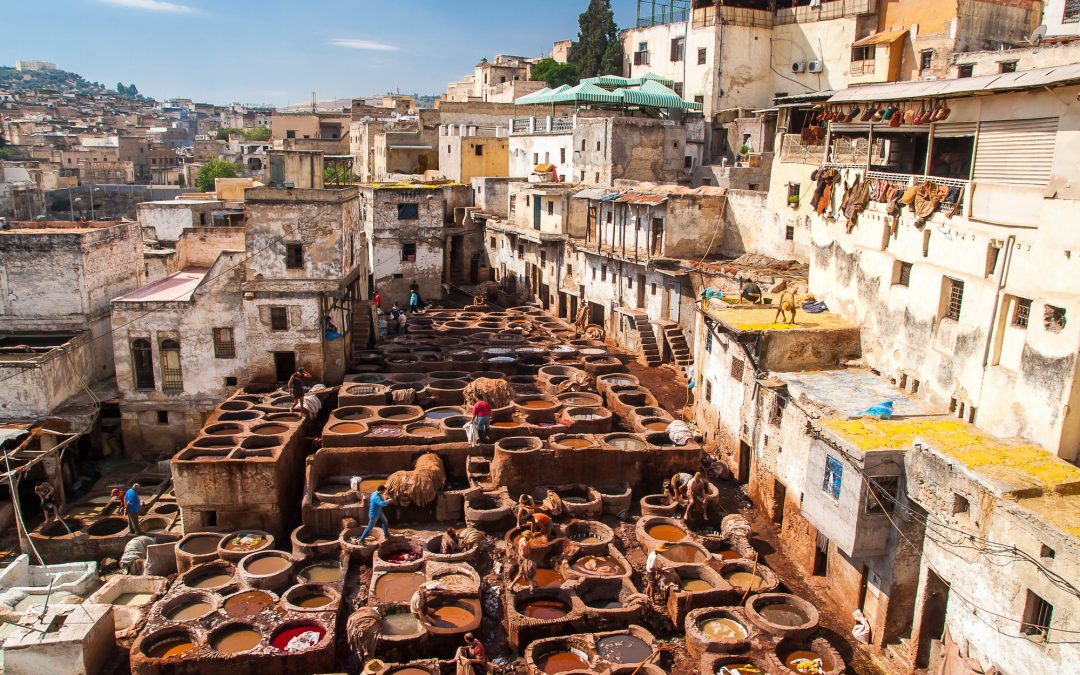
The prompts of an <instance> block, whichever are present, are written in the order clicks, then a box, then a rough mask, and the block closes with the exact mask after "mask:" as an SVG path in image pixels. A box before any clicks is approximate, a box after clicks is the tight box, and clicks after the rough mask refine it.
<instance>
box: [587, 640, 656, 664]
mask: <svg viewBox="0 0 1080 675" xmlns="http://www.w3.org/2000/svg"><path fill="white" fill-rule="evenodd" d="M596 651H597V653H598V654H599V655H600V657H601V658H604V659H607V660H608V661H611V662H612V663H641V662H642V661H644V660H645V659H647V658H649V655H650V654H652V647H650V646H649V643H648V642H645V641H644V640H642V639H641V638H639V637H636V636H634V635H609V636H608V637H604V638H600V639H599V640H597V641H596Z"/></svg>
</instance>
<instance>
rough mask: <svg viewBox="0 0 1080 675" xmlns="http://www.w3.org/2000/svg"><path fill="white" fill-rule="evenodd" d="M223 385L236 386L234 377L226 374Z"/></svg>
mask: <svg viewBox="0 0 1080 675" xmlns="http://www.w3.org/2000/svg"><path fill="white" fill-rule="evenodd" d="M225 386H226V387H235V386H236V378H235V377H233V376H231V375H229V376H227V377H226V378H225Z"/></svg>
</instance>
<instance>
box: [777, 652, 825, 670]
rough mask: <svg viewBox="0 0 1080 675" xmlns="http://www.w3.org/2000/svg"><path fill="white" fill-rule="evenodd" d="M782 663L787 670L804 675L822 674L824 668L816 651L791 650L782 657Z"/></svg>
mask: <svg viewBox="0 0 1080 675" xmlns="http://www.w3.org/2000/svg"><path fill="white" fill-rule="evenodd" d="M784 665H785V666H787V668H788V670H791V671H792V672H796V673H803V674H804V675H817V674H821V675H823V674H824V673H825V668H824V666H823V664H822V662H821V656H820V655H819V654H817V653H816V652H812V651H809V650H806V649H800V650H797V651H794V652H791V653H790V654H788V655H787V656H786V657H784Z"/></svg>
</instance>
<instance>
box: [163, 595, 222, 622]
mask: <svg viewBox="0 0 1080 675" xmlns="http://www.w3.org/2000/svg"><path fill="white" fill-rule="evenodd" d="M212 611H214V606H213V605H211V604H210V603H209V602H203V601H202V600H194V601H192V602H189V603H187V604H184V605H180V606H179V607H177V608H176V609H174V610H172V611H171V612H169V613H168V614H166V615H165V618H166V619H168V620H170V621H191V620H192V619H201V618H202V617H204V616H206V615H207V614H209V613H210V612H212Z"/></svg>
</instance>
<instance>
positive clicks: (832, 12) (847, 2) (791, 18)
mask: <svg viewBox="0 0 1080 675" xmlns="http://www.w3.org/2000/svg"><path fill="white" fill-rule="evenodd" d="M876 4H877V3H876V2H875V1H874V0H822V2H821V4H820V5H818V6H817V7H811V6H810V5H809V4H806V5H802V6H800V7H788V8H785V9H778V10H776V25H778V26H782V25H784V24H789V23H810V22H812V21H828V20H830V19H839V18H840V17H844V16H858V15H860V14H869V13H870V12H873V11H874V7H875V5H876Z"/></svg>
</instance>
